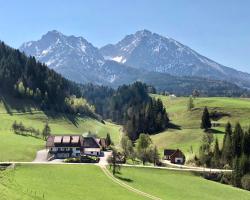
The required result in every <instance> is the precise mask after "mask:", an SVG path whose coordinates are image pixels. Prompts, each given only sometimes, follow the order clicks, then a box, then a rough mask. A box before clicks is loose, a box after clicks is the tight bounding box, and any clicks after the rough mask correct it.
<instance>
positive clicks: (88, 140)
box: [83, 137, 100, 148]
mask: <svg viewBox="0 0 250 200" xmlns="http://www.w3.org/2000/svg"><path fill="white" fill-rule="evenodd" d="M83 148H100V145H99V144H98V143H97V141H96V140H95V138H93V137H84V138H83Z"/></svg>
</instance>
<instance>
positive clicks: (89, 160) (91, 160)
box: [81, 155, 100, 163]
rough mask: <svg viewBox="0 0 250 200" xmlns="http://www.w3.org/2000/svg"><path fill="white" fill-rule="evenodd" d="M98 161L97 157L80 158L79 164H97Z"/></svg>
mask: <svg viewBox="0 0 250 200" xmlns="http://www.w3.org/2000/svg"><path fill="white" fill-rule="evenodd" d="M99 161H100V158H99V157H96V156H87V155H84V156H81V162H82V163H98V162H99Z"/></svg>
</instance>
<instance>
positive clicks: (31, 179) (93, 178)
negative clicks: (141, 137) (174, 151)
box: [0, 165, 250, 200]
mask: <svg viewBox="0 0 250 200" xmlns="http://www.w3.org/2000/svg"><path fill="white" fill-rule="evenodd" d="M149 174H150V176H149ZM0 175H1V176H0V193H1V199H3V200H5V199H6V200H7V199H12V200H17V199H22V200H30V199H43V196H44V199H48V200H50V199H51V200H52V199H53V200H57V199H58V200H59V199H60V200H68V199H72V198H73V199H76V200H78V199H79V200H80V199H86V200H92V199H96V200H98V199H100V200H102V199H110V200H112V199H114V200H115V199H121V200H125V199H131V200H133V199H136V200H139V199H146V198H145V197H141V196H139V195H137V194H135V193H133V192H131V191H128V190H127V189H124V188H123V187H121V186H120V185H118V184H117V183H114V182H112V181H111V180H110V179H109V178H107V177H106V175H105V174H104V173H103V172H102V171H101V169H100V168H99V167H97V166H93V165H81V166H80V165H21V166H17V167H16V168H15V169H11V170H6V171H1V172H0ZM119 177H120V179H121V180H123V181H124V182H125V183H126V184H129V185H131V186H132V187H134V188H136V189H139V190H141V191H143V192H147V193H149V194H152V195H154V196H157V197H159V198H161V199H163V200H173V199H174V200H182V199H186V200H200V199H203V200H223V199H227V200H235V199H241V200H247V199H249V198H250V193H249V192H247V191H243V190H240V189H237V188H233V187H231V186H226V185H222V184H219V183H215V182H212V181H207V180H205V179H203V178H202V177H199V176H195V175H193V174H191V173H189V172H176V171H168V170H159V169H138V168H126V167H124V168H122V174H121V175H119Z"/></svg>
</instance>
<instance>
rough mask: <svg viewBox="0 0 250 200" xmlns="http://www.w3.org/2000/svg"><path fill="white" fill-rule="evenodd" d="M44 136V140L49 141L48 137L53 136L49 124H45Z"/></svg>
mask: <svg viewBox="0 0 250 200" xmlns="http://www.w3.org/2000/svg"><path fill="white" fill-rule="evenodd" d="M42 135H43V138H44V139H47V138H48V136H50V135H51V129H50V127H49V124H48V122H46V124H45V126H44V129H43V132H42Z"/></svg>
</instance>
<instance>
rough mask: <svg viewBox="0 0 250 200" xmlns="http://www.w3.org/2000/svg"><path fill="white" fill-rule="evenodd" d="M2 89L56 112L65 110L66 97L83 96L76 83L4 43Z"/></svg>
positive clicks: (0, 71) (0, 47)
mask: <svg viewBox="0 0 250 200" xmlns="http://www.w3.org/2000/svg"><path fill="white" fill-rule="evenodd" d="M0 88H1V89H2V90H4V91H5V92H8V93H11V94H14V95H16V96H18V97H21V98H32V99H34V100H35V101H37V102H38V103H39V104H40V105H42V106H43V107H44V108H53V109H56V110H62V109H63V108H64V107H63V106H62V105H64V104H65V97H68V96H70V95H71V94H74V95H77V96H79V95H80V90H79V87H77V85H76V84H74V83H72V82H70V81H68V80H67V79H65V78H63V77H62V76H61V75H59V74H57V73H56V72H54V71H53V70H51V69H49V68H48V67H47V66H46V65H44V64H42V63H40V62H37V61H36V59H35V58H34V57H27V56H26V55H25V54H23V53H21V52H20V51H19V50H16V49H12V48H10V47H8V46H7V45H5V44H4V43H3V42H0ZM52 105H53V106H52Z"/></svg>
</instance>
